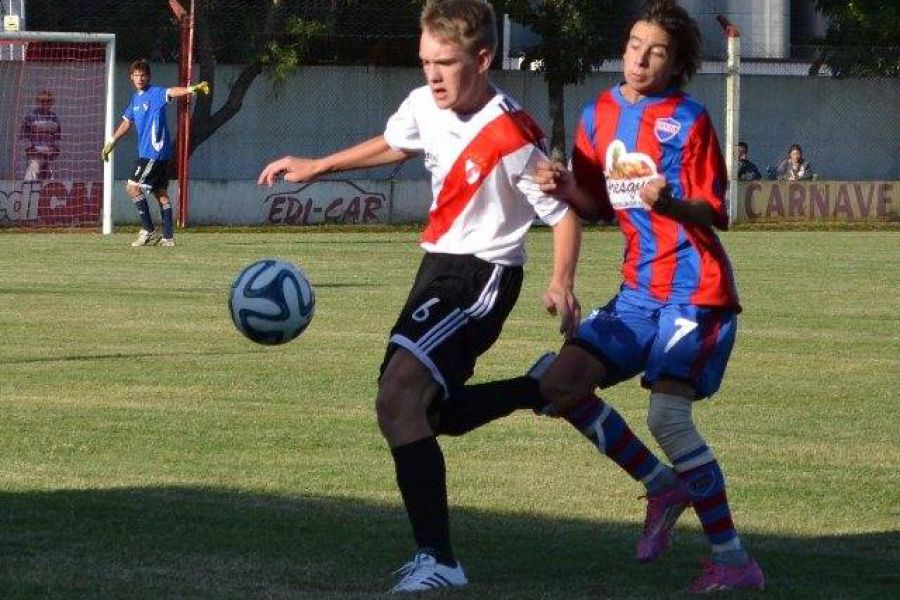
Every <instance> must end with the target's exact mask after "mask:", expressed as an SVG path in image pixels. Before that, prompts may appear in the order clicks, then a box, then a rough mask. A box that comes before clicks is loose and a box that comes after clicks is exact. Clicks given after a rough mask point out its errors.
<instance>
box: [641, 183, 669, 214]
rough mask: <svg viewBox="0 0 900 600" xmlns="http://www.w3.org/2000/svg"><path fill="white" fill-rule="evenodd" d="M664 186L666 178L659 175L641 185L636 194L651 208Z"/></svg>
mask: <svg viewBox="0 0 900 600" xmlns="http://www.w3.org/2000/svg"><path fill="white" fill-rule="evenodd" d="M664 187H666V178H665V177H663V176H662V175H660V176H659V177H657V178H656V179H653V180H651V181H650V182H649V183H648V184H646V185H645V186H644V187H642V188H641V189H640V191H639V192H638V195H639V196H640V197H641V201H642V202H643V203H644V204H646V205H647V206H648V207H650V209H653V205H654V204H656V201H657V200H659V196H660V194H661V193H662V191H663V188H664Z"/></svg>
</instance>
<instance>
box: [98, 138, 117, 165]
mask: <svg viewBox="0 0 900 600" xmlns="http://www.w3.org/2000/svg"><path fill="white" fill-rule="evenodd" d="M115 147H116V141H115V140H109V141H108V142H106V145H105V146H103V150H101V151H100V158H102V159H103V162H108V161H109V155H110V154H112V151H113V148H115Z"/></svg>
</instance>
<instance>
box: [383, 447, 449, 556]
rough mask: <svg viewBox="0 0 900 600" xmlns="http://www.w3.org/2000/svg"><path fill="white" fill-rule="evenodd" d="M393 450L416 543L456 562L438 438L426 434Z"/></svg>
mask: <svg viewBox="0 0 900 600" xmlns="http://www.w3.org/2000/svg"><path fill="white" fill-rule="evenodd" d="M391 454H393V455H394V468H395V470H396V473H397V485H398V487H399V488H400V494H401V495H402V496H403V504H404V505H405V506H406V514H407V515H408V516H409V522H410V524H411V525H412V529H413V537H414V538H415V540H416V544H417V545H418V547H419V548H422V549H426V548H427V549H428V550H429V551H431V552H433V553H434V557H435V559H437V561H438V562H440V563H443V564H446V565H450V566H456V559H455V558H454V557H453V549H452V548H451V546H450V510H449V509H448V508H447V472H446V466H445V465H444V454H443V453H442V452H441V447H440V446H438V443H437V440H436V439H435V438H434V437H427V438H423V439H421V440H417V441H415V442H410V443H409V444H404V445H402V446H397V447H396V448H392V449H391Z"/></svg>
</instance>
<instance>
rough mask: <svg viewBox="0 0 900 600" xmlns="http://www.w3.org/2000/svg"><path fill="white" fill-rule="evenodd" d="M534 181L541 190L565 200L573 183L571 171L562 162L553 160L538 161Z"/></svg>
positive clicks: (573, 178)
mask: <svg viewBox="0 0 900 600" xmlns="http://www.w3.org/2000/svg"><path fill="white" fill-rule="evenodd" d="M534 181H535V183H537V184H538V186H539V187H540V188H541V191H542V192H544V193H545V194H547V195H549V196H553V197H554V198H558V199H560V200H565V198H566V196H567V195H568V194H569V193H570V189H571V187H572V186H574V185H575V177H574V176H573V175H572V172H571V171H569V170H568V169H567V168H566V166H565V165H564V164H562V162H560V161H553V160H541V161H538V163H537V165H536V167H535V172H534Z"/></svg>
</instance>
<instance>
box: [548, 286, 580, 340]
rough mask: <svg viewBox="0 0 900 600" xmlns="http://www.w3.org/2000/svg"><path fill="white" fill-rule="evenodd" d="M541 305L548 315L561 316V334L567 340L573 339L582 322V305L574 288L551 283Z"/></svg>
mask: <svg viewBox="0 0 900 600" xmlns="http://www.w3.org/2000/svg"><path fill="white" fill-rule="evenodd" d="M541 303H542V304H543V305H544V308H545V309H547V312H548V313H550V314H551V315H557V316H559V332H560V333H561V334H563V335H564V336H565V337H566V339H569V338H570V337H572V336H573V335H574V334H575V329H576V328H577V327H578V324H579V323H580V322H581V304H579V303H578V298H576V297H575V292H574V291H573V290H572V288H571V287H567V286H562V285H557V284H553V283H551V284H550V287H548V288H547V291H546V292H544V293H543V294H541Z"/></svg>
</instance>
